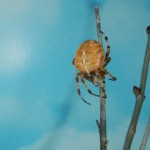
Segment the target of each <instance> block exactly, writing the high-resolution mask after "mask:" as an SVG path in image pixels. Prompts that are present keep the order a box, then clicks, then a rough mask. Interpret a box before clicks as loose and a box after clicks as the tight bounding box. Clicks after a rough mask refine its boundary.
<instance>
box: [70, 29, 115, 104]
mask: <svg viewBox="0 0 150 150" xmlns="http://www.w3.org/2000/svg"><path fill="white" fill-rule="evenodd" d="M100 32H101V33H102V35H103V36H104V39H105V41H106V46H107V50H106V53H104V50H103V48H102V46H101V45H100V44H99V43H98V42H97V41H95V40H87V41H85V42H84V43H83V44H81V45H80V47H79V49H78V50H77V52H76V55H75V58H74V59H73V61H72V63H73V65H75V67H76V69H77V70H78V72H77V74H76V87H77V93H78V95H79V96H80V98H81V99H82V100H83V101H84V102H85V103H87V104H89V105H90V103H89V102H87V101H86V100H85V99H84V98H83V97H82V95H81V91H80V86H79V78H80V80H81V82H82V83H83V85H84V86H85V88H86V90H87V91H88V93H90V94H92V95H94V96H98V97H99V96H100V95H97V94H94V93H93V92H92V91H91V90H90V89H89V87H88V86H87V84H86V82H85V79H86V80H87V81H89V82H91V83H92V84H94V85H95V86H99V85H100V86H101V90H102V93H101V94H103V95H102V96H103V97H105V98H106V94H105V87H104V86H103V85H104V84H105V80H103V79H104V76H105V75H109V77H110V80H113V81H114V80H116V77H114V76H113V75H112V74H110V73H109V72H108V71H107V70H106V68H105V67H106V66H107V65H108V63H109V62H110V60H111V58H110V57H109V53H110V45H109V43H108V37H107V36H106V35H105V34H104V33H103V32H102V31H100Z"/></svg>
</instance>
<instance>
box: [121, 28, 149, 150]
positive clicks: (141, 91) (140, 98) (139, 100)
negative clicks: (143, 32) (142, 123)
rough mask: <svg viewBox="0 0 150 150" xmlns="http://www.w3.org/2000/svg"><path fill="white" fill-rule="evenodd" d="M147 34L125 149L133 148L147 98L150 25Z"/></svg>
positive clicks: (134, 90)
mask: <svg viewBox="0 0 150 150" xmlns="http://www.w3.org/2000/svg"><path fill="white" fill-rule="evenodd" d="M147 34H148V43H147V47H146V52H145V58H144V63H143V69H142V75H141V82H140V87H136V86H134V87H133V92H134V94H135V97H136V103H135V107H134V112H133V115H132V118H131V122H130V125H129V128H128V131H127V134H126V138H125V142H124V146H123V150H130V148H131V144H132V140H133V138H134V135H135V132H136V127H137V123H138V119H139V115H140V112H141V108H142V105H143V102H144V99H145V87H146V80H147V74H148V67H149V60H150V26H148V27H147Z"/></svg>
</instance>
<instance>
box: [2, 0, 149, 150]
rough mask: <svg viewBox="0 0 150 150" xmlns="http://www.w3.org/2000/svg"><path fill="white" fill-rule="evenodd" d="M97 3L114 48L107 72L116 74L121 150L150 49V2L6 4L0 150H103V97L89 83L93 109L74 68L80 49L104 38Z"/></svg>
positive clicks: (110, 107) (112, 101)
mask: <svg viewBox="0 0 150 150" xmlns="http://www.w3.org/2000/svg"><path fill="white" fill-rule="evenodd" d="M97 4H98V5H99V6H100V12H101V14H100V16H101V22H102V23H101V25H102V30H103V31H104V33H105V34H106V35H107V36H108V38H109V43H110V46H111V53H110V56H111V58H112V61H111V62H110V63H109V65H108V67H107V69H108V70H109V72H111V73H112V74H113V75H115V76H116V77H117V81H116V82H111V81H109V80H108V78H107V77H106V92H107V135H108V141H109V143H108V149H116V150H119V149H122V146H123V142H124V139H125V135H126V131H127V129H128V125H129V122H130V119H131V114H132V112H133V108H134V104H135V97H134V94H133V92H132V88H133V86H134V85H136V86H139V84H140V77H141V70H142V65H143V59H144V54H145V49H146V44H147V34H146V27H147V26H148V25H150V22H149V21H150V3H149V1H148V0H143V1H140V0H132V1H130V0H126V1H122V0H113V1H111V0H105V1H104V0H103V1H96V0H82V1H81V0H76V1H75V0H55V1H52V0H42V1H40V0H13V1H11V0H5V1H4V0H0V22H1V23H0V149H1V150H60V149H61V150H77V149H79V150H81V149H86V150H92V149H95V150H98V149H99V135H98V129H97V126H96V123H95V120H96V119H99V99H98V98H97V97H93V96H91V95H89V94H88V93H87V91H86V90H85V88H84V87H83V86H81V91H82V95H83V96H84V97H85V99H86V100H88V101H89V102H90V103H91V104H92V105H91V106H88V105H86V104H85V103H83V101H82V100H81V99H80V98H79V97H78V95H77V92H76V85H75V75H76V73H77V70H76V69H75V68H74V66H73V65H72V59H73V58H74V56H75V52H76V50H77V49H78V47H79V45H80V44H81V43H82V42H84V41H85V40H88V39H94V40H97V32H96V24H95V15H94V6H95V5H97ZM103 43H104V45H105V41H104V42H103ZM149 77H150V75H149V74H148V80H147V86H146V91H145V95H146V99H145V101H144V104H143V108H142V111H141V115H140V119H139V123H138V127H137V132H136V135H135V139H134V141H133V145H132V150H137V149H138V148H139V145H140V143H141V140H142V137H143V134H144V130H145V128H146V125H147V122H148V118H149V109H150V93H149V92H148V91H149V90H150V84H149V83H150V78H149ZM88 85H89V86H90V88H91V89H92V91H94V92H95V93H96V92H97V93H98V88H96V87H94V86H93V85H91V84H90V83H89V84H88ZM146 149H147V150H148V149H150V142H149V141H148V144H147V147H146Z"/></svg>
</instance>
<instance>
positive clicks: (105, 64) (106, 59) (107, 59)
mask: <svg viewBox="0 0 150 150" xmlns="http://www.w3.org/2000/svg"><path fill="white" fill-rule="evenodd" d="M110 60H111V58H110V57H105V63H104V65H103V67H104V68H105V67H106V66H107V65H108V63H109V62H110Z"/></svg>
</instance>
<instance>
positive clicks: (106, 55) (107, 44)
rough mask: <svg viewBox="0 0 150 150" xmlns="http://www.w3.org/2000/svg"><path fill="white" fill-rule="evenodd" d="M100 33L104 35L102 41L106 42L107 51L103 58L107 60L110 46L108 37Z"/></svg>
mask: <svg viewBox="0 0 150 150" xmlns="http://www.w3.org/2000/svg"><path fill="white" fill-rule="evenodd" d="M100 32H101V33H102V34H103V35H104V39H105V41H106V46H107V50H106V54H105V58H106V59H107V57H108V56H109V54H110V45H109V42H108V37H107V36H106V35H105V33H104V32H102V31H100Z"/></svg>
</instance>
